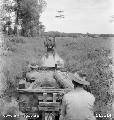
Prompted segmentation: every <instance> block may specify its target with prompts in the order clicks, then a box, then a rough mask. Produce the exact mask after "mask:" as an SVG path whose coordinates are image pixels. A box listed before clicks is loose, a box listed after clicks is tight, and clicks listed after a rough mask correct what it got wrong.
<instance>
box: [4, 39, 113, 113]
mask: <svg viewBox="0 0 114 120" xmlns="http://www.w3.org/2000/svg"><path fill="white" fill-rule="evenodd" d="M19 39H21V40H22V41H24V44H23V42H21V43H18V42H16V41H18V40H19ZM6 41H9V43H8V44H11V46H12V45H14V43H15V45H16V48H15V49H16V50H15V51H12V53H11V54H10V55H7V56H5V57H4V61H6V63H7V64H6V65H5V67H4V69H3V70H4V71H3V72H4V74H5V79H4V81H7V82H6V83H7V85H8V86H9V87H8V86H7V88H8V89H7V90H6V91H5V92H6V93H7V95H10V96H11V95H12V96H13V94H11V93H12V91H15V88H16V86H17V82H18V79H19V78H23V73H26V72H27V71H28V70H27V65H28V64H29V63H38V62H39V60H40V57H41V56H42V55H43V53H44V49H43V47H44V46H43V38H42V39H41V38H23V37H21V38H11V37H10V38H8V40H6ZM6 43H7V42H6ZM56 43H57V48H56V49H57V51H58V54H60V56H61V57H62V58H63V59H64V60H65V61H66V63H65V67H66V69H67V70H68V71H70V72H73V73H74V72H79V73H82V74H86V76H87V80H88V81H90V83H91V87H90V89H91V91H92V93H93V94H94V96H95V97H96V102H95V113H96V114H98V113H99V114H106V113H110V109H111V103H112V93H111V91H110V86H111V84H112V72H111V70H110V67H109V66H110V65H111V64H112V59H111V57H110V56H111V47H110V44H109V43H110V38H108V39H103V38H95V39H93V38H90V37H89V38H81V39H80V37H78V38H75V39H74V38H70V37H68V38H67V37H61V38H60V37H59V38H56ZM6 48H7V47H6ZM9 48H10V45H9ZM9 52H10V51H8V54H9ZM9 81H10V82H9ZM11 86H13V88H14V89H13V90H9V89H10V88H11Z"/></svg>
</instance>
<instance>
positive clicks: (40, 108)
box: [39, 107, 60, 112]
mask: <svg viewBox="0 0 114 120" xmlns="http://www.w3.org/2000/svg"><path fill="white" fill-rule="evenodd" d="M59 110H60V108H59V107H39V111H48V112H49V111H59Z"/></svg>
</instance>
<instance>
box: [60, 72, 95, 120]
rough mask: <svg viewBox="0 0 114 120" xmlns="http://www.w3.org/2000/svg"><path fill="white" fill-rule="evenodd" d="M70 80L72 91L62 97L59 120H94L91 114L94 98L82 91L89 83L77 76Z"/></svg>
mask: <svg viewBox="0 0 114 120" xmlns="http://www.w3.org/2000/svg"><path fill="white" fill-rule="evenodd" d="M72 79H73V80H72V83H73V84H74V90H72V91H71V92H69V93H67V94H65V95H64V96H63V104H62V110H61V115H60V120H96V118H95V116H94V112H93V106H94V102H95V97H94V96H93V95H92V94H91V93H90V92H87V91H85V90H84V89H83V85H89V82H87V81H86V80H85V79H84V78H81V77H80V76H79V75H78V74H75V76H74V78H73V77H72Z"/></svg>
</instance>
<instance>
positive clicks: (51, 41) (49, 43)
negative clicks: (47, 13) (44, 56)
mask: <svg viewBox="0 0 114 120" xmlns="http://www.w3.org/2000/svg"><path fill="white" fill-rule="evenodd" d="M44 46H45V47H46V49H47V51H54V47H55V38H54V37H46V40H45V41H44Z"/></svg>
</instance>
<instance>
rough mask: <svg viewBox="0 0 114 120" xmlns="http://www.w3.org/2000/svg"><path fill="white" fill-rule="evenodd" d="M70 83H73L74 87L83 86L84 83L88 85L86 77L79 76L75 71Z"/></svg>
mask: <svg viewBox="0 0 114 120" xmlns="http://www.w3.org/2000/svg"><path fill="white" fill-rule="evenodd" d="M72 83H73V84H74V88H76V87H83V86H84V85H87V86H88V85H89V84H90V83H89V82H88V81H86V77H80V76H79V74H77V73H75V74H74V78H73V80H72Z"/></svg>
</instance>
